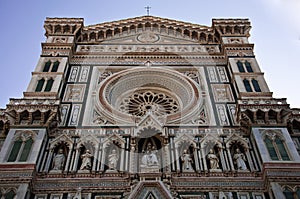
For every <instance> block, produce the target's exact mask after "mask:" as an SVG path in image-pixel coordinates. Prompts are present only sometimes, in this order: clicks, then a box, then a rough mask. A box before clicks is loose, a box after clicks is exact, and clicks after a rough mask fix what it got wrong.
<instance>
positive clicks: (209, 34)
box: [77, 16, 219, 44]
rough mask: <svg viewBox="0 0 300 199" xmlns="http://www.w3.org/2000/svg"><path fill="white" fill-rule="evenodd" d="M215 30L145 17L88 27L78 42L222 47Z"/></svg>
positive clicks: (83, 30)
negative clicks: (195, 44)
mask: <svg viewBox="0 0 300 199" xmlns="http://www.w3.org/2000/svg"><path fill="white" fill-rule="evenodd" d="M218 38H219V37H218V36H216V35H215V31H214V29H213V28H212V27H208V26H203V25H198V24H192V23H187V22H182V21H177V20H173V19H166V18H160V17H154V16H141V17H136V18H129V19H124V20H119V21H113V22H106V23H100V24H96V25H90V26H85V27H83V29H82V32H81V35H80V36H79V37H78V39H77V42H84V43H86V42H91V43H95V42H101V43H102V42H105V43H120V42H121V43H126V42H127V43H130V42H140V43H157V42H162V43H172V42H174V41H173V40H174V39H176V43H177V44H178V41H181V42H183V43H185V42H187V43H197V42H198V43H199V42H200V43H210V44H212V43H218V40H219V39H218Z"/></svg>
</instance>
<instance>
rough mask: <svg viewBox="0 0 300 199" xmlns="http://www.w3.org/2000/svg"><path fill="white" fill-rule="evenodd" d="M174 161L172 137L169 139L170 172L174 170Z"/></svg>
mask: <svg viewBox="0 0 300 199" xmlns="http://www.w3.org/2000/svg"><path fill="white" fill-rule="evenodd" d="M174 161H175V158H174V139H173V137H171V138H170V162H171V168H172V170H175V164H174Z"/></svg>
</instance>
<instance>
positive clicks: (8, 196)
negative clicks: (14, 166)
mask: <svg viewBox="0 0 300 199" xmlns="http://www.w3.org/2000/svg"><path fill="white" fill-rule="evenodd" d="M15 196H16V193H15V192H14V191H13V190H10V191H8V192H6V193H5V194H4V198H5V199H14V198H15Z"/></svg>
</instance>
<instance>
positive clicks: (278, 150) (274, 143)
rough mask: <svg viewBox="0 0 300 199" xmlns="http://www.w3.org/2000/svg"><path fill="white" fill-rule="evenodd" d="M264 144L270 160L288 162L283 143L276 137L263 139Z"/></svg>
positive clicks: (288, 158)
mask: <svg viewBox="0 0 300 199" xmlns="http://www.w3.org/2000/svg"><path fill="white" fill-rule="evenodd" d="M265 144H266V147H267V149H268V152H269V155H270V157H271V159H272V160H287V161H288V160H290V157H289V154H288V152H287V150H286V146H285V144H284V141H283V140H282V139H281V138H280V137H278V136H277V135H275V137H274V135H272V139H271V138H270V137H268V136H266V138H265Z"/></svg>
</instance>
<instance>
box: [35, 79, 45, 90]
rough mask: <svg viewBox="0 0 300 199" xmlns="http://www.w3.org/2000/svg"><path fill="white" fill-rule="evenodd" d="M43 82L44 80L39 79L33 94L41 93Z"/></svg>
mask: <svg viewBox="0 0 300 199" xmlns="http://www.w3.org/2000/svg"><path fill="white" fill-rule="evenodd" d="M44 83H45V80H44V79H40V80H39V81H38V83H37V86H36V88H35V92H41V91H42V89H43V86H44Z"/></svg>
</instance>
